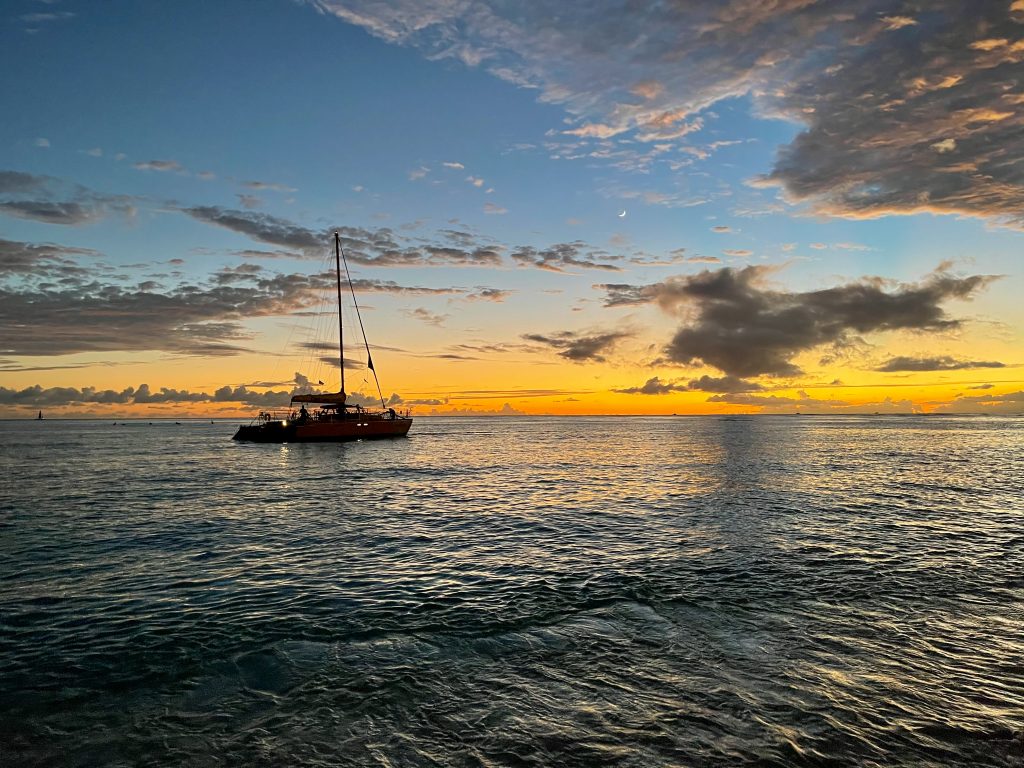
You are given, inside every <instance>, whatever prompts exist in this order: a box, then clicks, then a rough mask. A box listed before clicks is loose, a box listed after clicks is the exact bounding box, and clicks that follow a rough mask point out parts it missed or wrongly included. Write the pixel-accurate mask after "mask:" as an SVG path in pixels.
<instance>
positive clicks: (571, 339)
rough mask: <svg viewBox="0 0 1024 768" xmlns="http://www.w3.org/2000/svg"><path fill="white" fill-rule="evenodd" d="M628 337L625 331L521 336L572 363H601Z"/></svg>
mask: <svg viewBox="0 0 1024 768" xmlns="http://www.w3.org/2000/svg"><path fill="white" fill-rule="evenodd" d="M630 336H632V334H630V333H626V332H625V331H610V332H607V333H592V334H587V333H577V332H575V331H560V332H558V333H554V334H550V335H547V336H545V335H543V334H539V333H527V334H523V338H524V339H526V340H527V341H534V342H537V343H539V344H545V345H547V346H549V347H552V348H554V349H557V350H559V352H558V354H559V355H560V356H561V357H564V358H565V359H566V360H572V361H574V362H591V361H593V362H603V361H604V359H605V357H604V354H605V353H606V352H607V351H609V350H610V349H612V348H613V347H614V346H615V345H616V344H617V343H618V342H619V341H621V340H622V339H625V338H628V337H630Z"/></svg>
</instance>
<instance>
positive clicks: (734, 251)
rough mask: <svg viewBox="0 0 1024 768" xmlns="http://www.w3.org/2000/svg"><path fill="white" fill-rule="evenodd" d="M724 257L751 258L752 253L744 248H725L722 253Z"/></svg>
mask: <svg viewBox="0 0 1024 768" xmlns="http://www.w3.org/2000/svg"><path fill="white" fill-rule="evenodd" d="M722 253H724V254H725V255H726V256H738V257H741V258H742V257H746V256H753V255H754V252H753V251H751V250H748V249H746V248H726V249H724V250H723V251H722Z"/></svg>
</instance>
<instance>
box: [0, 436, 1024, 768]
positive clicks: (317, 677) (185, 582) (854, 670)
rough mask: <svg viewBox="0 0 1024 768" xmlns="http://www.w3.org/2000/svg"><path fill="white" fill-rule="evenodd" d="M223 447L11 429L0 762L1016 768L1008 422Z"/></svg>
mask: <svg viewBox="0 0 1024 768" xmlns="http://www.w3.org/2000/svg"><path fill="white" fill-rule="evenodd" d="M238 423H239V422H237V421H230V422H228V421H218V422H216V423H210V422H209V421H205V422H204V421H187V420H182V422H181V423H180V424H178V423H175V422H173V421H153V422H152V424H150V423H149V422H148V421H141V422H140V421H134V422H126V423H118V424H117V425H116V426H115V425H114V424H113V423H112V422H111V421H43V422H32V421H20V422H13V421H8V422H2V423H0V477H2V478H3V480H2V486H0V487H2V490H0V765H3V766H5V768H10V767H11V766H22V765H27V766H36V765H40V766H41V765H47V766H49V765H69V766H131V765H147V766H150V765H189V766H221V765H246V766H250V765H252V766H256V765H259V766H263V765H266V766H298V765H303V766H305V765H313V766H315V765H324V766H339V765H340V766H348V765H351V766H591V765H594V766H597V765H601V766H606V765H607V766H742V765H756V766H818V765H820V766H846V765H850V766H854V765H858V766H882V765H884V766H961V765H962V766H979V765H984V766H1022V765H1024V730H1022V729H1024V419H1020V418H998V417H926V416H911V417H896V416H876V417H859V416H844V417H828V416H800V417H784V416H754V417H745V416H726V417H719V416H714V417H677V418H670V417H665V418H638V417H637V418H634V417H616V418H612V417H594V418H573V419H569V418H461V419H460V418H448V419H444V418H418V419H417V420H416V422H415V423H414V425H413V429H412V432H411V433H410V436H409V438H407V439H398V440H393V441H384V442H370V443H349V444H334V445H331V444H319V445H316V444H305V445H303V444H296V445H256V444H239V443H234V442H232V441H231V439H230V438H231V435H232V434H233V432H234V428H235V427H236V426H237V424H238Z"/></svg>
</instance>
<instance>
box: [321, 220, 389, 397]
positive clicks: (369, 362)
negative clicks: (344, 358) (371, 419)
mask: <svg viewBox="0 0 1024 768" xmlns="http://www.w3.org/2000/svg"><path fill="white" fill-rule="evenodd" d="M334 236H335V238H337V237H338V233H337V232H335V233H334ZM338 250H339V251H341V263H342V264H344V265H345V279H346V280H348V289H349V291H351V292H352V306H353V307H355V308H356V319H357V320H358V321H359V332H360V333H362V334H363V346H364V347H366V367H367V368H369V369H370V372H371V373H373V381H374V383H375V384H376V385H377V397H379V398H380V407H381V408H387V405H385V403H384V393H383V392H381V391H380V379H378V378H377V369H376V368H374V367H373V355H371V354H370V342H369V341H367V340H366V328H365V327H364V326H363V315H362V313H361V312H360V311H359V302H358V301H357V300H356V288H355V286H354V285H352V275H351V274H349V271H348V259H346V258H345V249H344V248H342V247H341V246H340V245H339V246H338ZM338 304H339V305H340V304H341V300H340V299H339V300H338Z"/></svg>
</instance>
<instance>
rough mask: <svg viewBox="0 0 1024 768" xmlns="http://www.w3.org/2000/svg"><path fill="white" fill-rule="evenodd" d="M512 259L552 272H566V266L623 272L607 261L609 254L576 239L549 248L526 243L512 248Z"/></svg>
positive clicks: (524, 264)
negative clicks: (535, 246)
mask: <svg viewBox="0 0 1024 768" xmlns="http://www.w3.org/2000/svg"><path fill="white" fill-rule="evenodd" d="M510 255H511V257H512V260H513V261H514V262H516V263H518V264H520V265H522V266H533V267H537V268H538V269H546V270H548V271H550V272H565V268H566V267H580V268H582V269H603V270H607V271H610V272H621V271H622V268H621V267H618V266H616V265H615V264H609V263H607V261H597V259H601V258H603V259H608V258H610V257H609V256H608V254H606V253H604V252H603V251H598V250H595V249H592V248H591V247H590V246H588V245H587V244H586V243H584V242H582V241H580V240H576V241H574V242H571V243H556V244H555V245H550V246H548V247H547V248H542V249H537V248H534V247H533V246H529V245H524V246H520V247H518V248H515V249H513V250H512V253H511V254H510Z"/></svg>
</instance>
